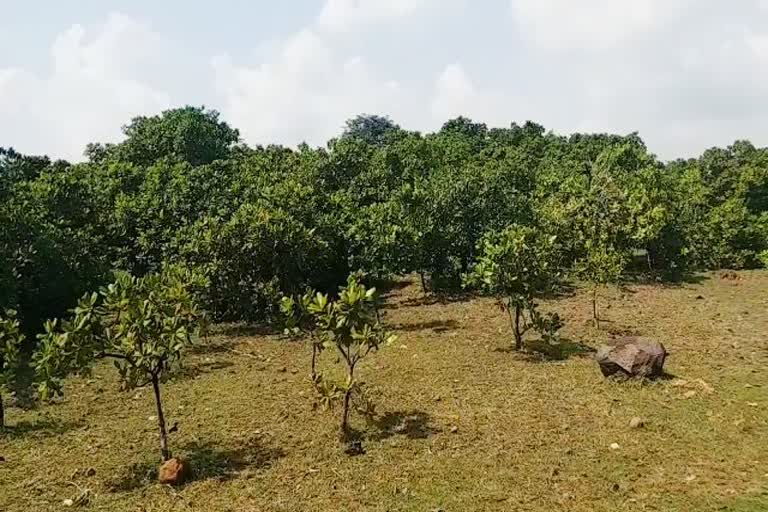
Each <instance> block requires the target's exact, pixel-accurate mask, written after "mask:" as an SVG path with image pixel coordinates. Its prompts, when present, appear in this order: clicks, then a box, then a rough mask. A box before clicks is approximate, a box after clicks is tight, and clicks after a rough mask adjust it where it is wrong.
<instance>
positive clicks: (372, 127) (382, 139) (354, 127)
mask: <svg viewBox="0 0 768 512" xmlns="http://www.w3.org/2000/svg"><path fill="white" fill-rule="evenodd" d="M398 131H400V126H398V125H397V124H396V123H395V122H394V121H392V120H391V119H390V118H389V117H386V116H377V115H370V114H360V115H358V116H356V117H353V118H352V119H349V120H347V122H346V123H345V125H344V133H343V134H342V135H341V136H342V138H359V139H361V140H364V141H365V142H367V143H368V144H371V145H374V146H382V145H384V144H386V142H387V140H388V138H389V137H390V135H391V134H393V133H396V132H398Z"/></svg>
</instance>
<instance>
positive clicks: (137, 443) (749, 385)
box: [0, 272, 768, 512]
mask: <svg viewBox="0 0 768 512" xmlns="http://www.w3.org/2000/svg"><path fill="white" fill-rule="evenodd" d="M705 277H706V278H705V279H704V280H703V281H702V282H701V283H698V284H686V285H682V286H679V287H661V286H631V287H629V288H628V289H626V290H621V291H613V292H610V295H611V297H610V299H609V300H606V299H603V306H602V308H601V311H602V315H603V316H604V317H605V320H606V321H605V322H604V325H603V329H602V330H600V331H597V330H595V329H594V328H593V327H592V326H591V322H590V318H591V316H590V315H591V310H590V305H589V298H588V297H587V296H586V295H585V294H582V293H581V292H577V293H575V294H574V295H573V296H570V297H566V298H562V299H557V300H551V301H547V302H545V304H544V305H543V306H542V307H543V308H547V309H553V310H556V311H557V312H558V313H560V315H561V316H562V317H563V318H564V319H565V321H566V327H565V329H564V331H563V334H564V337H565V338H566V340H567V341H566V342H565V343H564V344H563V345H562V346H560V347H541V346H539V348H540V349H542V348H543V349H546V350H543V351H544V352H546V354H544V355H535V354H534V355H532V354H518V353H514V352H510V351H508V350H506V349H507V348H508V347H509V346H510V344H511V333H510V332H509V327H508V323H507V321H506V318H505V317H504V316H503V315H502V314H500V313H499V312H498V310H497V309H496V308H495V307H494V305H493V301H492V300H489V299H473V300H469V299H468V298H466V297H463V298H458V299H457V300H439V299H440V298H439V297H427V298H423V297H422V296H421V292H420V290H419V287H418V285H417V284H416V283H415V282H414V283H413V284H412V285H411V286H408V287H405V288H401V289H397V290H395V291H393V292H392V293H391V294H390V296H389V297H388V298H387V303H386V309H384V310H383V313H384V320H385V322H386V323H387V324H388V325H389V326H390V327H391V328H392V329H393V330H394V331H395V332H397V334H398V335H399V339H398V341H397V342H396V343H395V344H394V345H392V346H390V347H386V348H384V349H383V350H382V351H381V352H380V353H379V354H377V355H376V356H375V357H373V358H371V359H370V360H368V361H365V362H364V363H363V364H362V366H361V368H360V376H361V378H362V379H363V380H364V381H366V382H367V384H368V386H369V388H370V391H371V392H372V393H373V395H374V400H375V402H376V404H377V410H378V417H377V418H376V420H374V421H373V422H370V423H366V422H364V421H363V420H361V419H360V418H357V419H356V420H355V423H354V425H355V427H356V428H357V429H358V430H359V431H360V433H361V436H362V437H363V444H364V447H365V449H366V452H367V453H366V454H365V455H362V456H357V457H349V456H347V455H345V454H344V453H343V452H342V450H341V449H340V448H339V445H338V442H337V437H336V436H337V428H338V426H337V413H336V412H334V413H326V412H321V411H314V410H313V409H312V398H313V394H312V390H311V386H310V383H309V379H308V374H309V359H310V350H311V349H310V346H309V344H308V343H301V342H293V341H287V340H285V339H283V338H281V337H278V336H270V335H265V334H263V333H260V332H254V331H252V330H247V329H245V330H243V329H241V330H236V329H229V330H228V331H226V332H225V333H222V334H220V335H218V336H216V337H214V338H212V339H211V340H209V342H208V343H207V344H205V345H202V346H200V347H198V348H197V349H196V350H195V353H194V354H193V355H192V356H191V357H190V358H188V359H187V363H185V364H186V367H185V370H184V372H183V373H182V375H180V376H179V377H178V378H177V379H175V380H174V381H172V382H169V383H168V384H167V385H166V386H165V387H164V390H163V393H164V395H163V399H164V403H165V404H166V408H167V412H166V415H167V420H168V422H169V425H173V424H174V423H175V424H176V425H177V431H176V432H174V433H173V434H171V437H170V443H171V449H172V450H173V452H174V454H178V455H182V456H186V457H188V458H190V459H191V460H192V462H193V464H194V466H195V468H196V470H197V476H196V478H195V480H194V481H192V482H191V483H189V484H187V485H186V486H184V487H182V488H180V489H175V490H174V489H171V488H168V487H164V486H161V485H158V484H156V483H154V480H153V477H154V471H155V469H156V467H155V466H156V462H157V459H158V454H157V453H156V452H157V438H156V436H157V433H156V425H155V422H154V421H152V420H151V419H150V417H151V416H152V415H153V414H154V403H153V401H152V396H151V390H149V389H142V390H138V391H135V392H132V393H123V392H120V391H119V390H117V389H116V382H117V380H116V378H115V375H114V373H113V370H112V369H111V368H109V367H106V366H104V367H99V368H98V370H97V372H96V374H95V375H94V377H93V378H91V379H80V378H76V379H71V380H70V381H69V382H68V387H67V388H66V392H67V395H66V398H65V400H63V401H61V402H59V403H57V404H55V405H51V406H43V407H40V408H39V409H37V410H34V411H27V412H24V411H21V410H18V409H11V410H10V411H9V415H8V423H9V424H10V425H11V428H10V429H9V430H8V431H7V432H6V433H5V434H4V435H2V436H1V437H0V456H2V457H4V461H3V462H0V510H3V511H17V510H18V511H21V510H24V511H38V510H39V511H46V510H61V509H62V508H63V506H62V501H63V500H64V499H67V498H69V499H73V500H77V498H81V501H80V503H81V504H80V505H79V506H80V507H83V509H87V510H109V511H142V510H143V511H164V510H179V511H183V510H201V511H219V510H222V511H227V510H231V511H251V510H252V511H303V510H329V511H340V510H350V511H352V510H370V511H388V510H389V511H394V510H412V511H431V510H445V511H470V510H498V511H509V510H526V511H528V510H533V511H536V510H541V511H552V510H567V511H574V512H592V511H611V512H615V511H638V510H659V511H665V512H666V511H680V512H684V511H685V512H687V511H699V510H701V511H705V510H732V511H742V512H747V511H758V510H765V509H768V496H766V495H763V494H761V493H764V492H765V490H766V489H767V488H768V487H767V486H766V484H767V483H768V445H767V444H766V439H768V400H767V399H766V387H767V386H768V377H767V376H766V370H765V368H766V362H768V361H767V359H768V357H767V356H768V310H767V308H766V306H767V305H768V303H767V302H766V301H767V300H768V292H767V291H768V273H766V272H741V273H738V278H737V279H733V278H732V276H728V278H721V276H720V275H719V274H709V275H707V276H705ZM609 305H610V307H609ZM624 333H633V334H640V335H643V336H648V337H651V338H655V339H658V340H659V341H662V342H663V343H664V344H665V345H666V346H667V349H668V350H669V352H670V353H671V356H670V357H669V359H668V363H667V365H668V370H669V372H670V374H672V375H673V376H674V378H672V379H669V380H663V381H659V382H655V383H648V384H642V383H637V382H629V383H623V384H620V383H613V382H607V381H606V380H604V379H603V378H602V376H601V375H600V372H599V371H598V369H597V365H596V364H595V363H594V361H592V360H591V358H590V356H589V348H590V347H595V346H597V345H598V344H599V343H600V342H602V341H605V340H606V339H608V338H609V337H610V336H611V335H612V334H624ZM323 357H325V358H332V357H333V356H332V354H331V353H330V352H327V353H325V354H324V355H323ZM635 416H639V417H642V418H644V419H645V421H646V424H645V427H643V428H640V429H632V428H629V426H628V424H629V422H630V420H631V418H633V417H635ZM614 443H615V444H616V445H618V448H615V445H614ZM612 445H614V448H611V446H612ZM77 505H78V504H77V503H76V504H75V506H77Z"/></svg>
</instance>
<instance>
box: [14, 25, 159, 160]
mask: <svg viewBox="0 0 768 512" xmlns="http://www.w3.org/2000/svg"><path fill="white" fill-rule="evenodd" d="M161 41H162V40H161V38H160V37H159V36H158V35H157V34H155V33H154V32H153V31H152V30H151V29H150V27H149V26H148V25H146V24H144V23H141V22H139V21H137V20H135V19H133V18H130V17H127V16H123V15H120V14H112V15H110V16H109V17H108V18H107V20H106V22H105V23H104V24H103V26H101V27H100V28H99V29H97V30H95V31H92V33H91V32H89V31H87V30H86V29H85V28H83V27H82V26H80V25H73V26H72V27H70V28H69V29H68V30H66V31H65V32H63V33H62V34H60V35H59V36H58V37H57V38H56V40H55V42H54V43H53V45H52V47H51V71H50V73H49V74H47V75H44V76H38V75H36V74H33V73H31V72H28V71H25V70H19V69H4V70H3V69H0V117H2V119H3V123H2V125H0V141H1V142H0V143H2V144H4V145H10V146H15V147H16V148H17V149H18V150H19V151H22V152H26V153H45V154H50V155H52V156H55V157H60V158H68V159H72V160H80V159H81V158H82V152H83V149H84V148H85V145H86V144H87V143H89V142H94V141H115V140H118V139H119V138H120V126H121V124H123V123H125V122H127V121H128V120H130V119H131V118H132V117H134V116H136V115H139V114H142V113H148V112H155V111H157V110H160V109H162V108H166V107H168V106H169V105H170V98H169V97H168V95H167V94H165V93H164V92H162V91H160V90H158V89H156V88H154V87H153V86H151V85H149V84H148V83H146V82H145V81H142V80H140V79H139V78H137V77H138V76H141V75H142V74H144V75H146V74H147V71H150V70H151V66H152V65H153V64H155V62H154V60H155V59H154V56H155V55H157V52H158V47H159V46H160V45H161Z"/></svg>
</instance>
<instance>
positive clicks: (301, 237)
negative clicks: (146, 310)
mask: <svg viewBox="0 0 768 512" xmlns="http://www.w3.org/2000/svg"><path fill="white" fill-rule="evenodd" d="M124 131H125V135H126V138H125V140H124V141H123V142H121V143H118V144H112V145H99V144H93V145H90V146H89V147H88V148H87V152H86V154H87V157H88V159H89V160H88V161H87V162H84V163H78V164H69V163H67V162H61V161H59V162H52V161H50V160H49V159H48V158H44V157H42V158H41V157H28V156H23V155H19V154H17V153H16V152H14V151H12V150H2V151H1V152H0V199H2V200H1V201H0V228H1V229H0V259H1V260H2V265H0V309H15V310H17V311H18V312H19V320H20V321H21V326H22V329H23V331H24V332H26V333H27V334H28V336H27V338H28V339H34V336H32V335H33V334H34V333H36V332H39V331H41V330H42V326H43V323H44V321H45V320H46V319H48V318H52V317H57V316H61V315H62V314H63V313H65V311H66V310H67V309H68V308H71V307H73V306H74V305H75V303H76V302H77V298H78V297H80V296H81V295H82V294H83V293H84V292H86V291H87V290H93V289H96V288H98V286H101V285H103V284H105V283H107V282H108V281H109V280H110V279H111V276H112V272H113V271H114V270H123V271H127V272H130V273H131V274H133V275H136V276H142V275H145V274H147V273H151V272H158V271H160V270H161V269H162V268H163V266H164V265H166V264H168V263H174V264H183V265H186V266H187V267H189V268H191V269H194V270H195V271H196V272H198V273H199V274H201V275H203V276H204V277H205V278H206V284H205V286H204V290H203V293H202V298H201V300H202V305H203V306H204V307H205V308H206V309H207V310H208V311H210V313H211V315H212V318H213V319H215V320H243V321H264V320H269V319H271V318H273V317H274V316H275V315H277V314H278V313H279V311H277V306H276V304H278V303H279V298H280V297H281V296H283V295H295V294H297V293H302V292H303V291H304V290H306V289H307V288H310V287H311V288H315V289H317V290H320V291H321V292H331V293H333V292H335V291H336V290H337V289H338V286H339V285H341V284H343V283H344V282H345V280H346V277H347V276H348V275H349V274H350V273H352V272H355V271H358V270H361V271H364V272H365V273H367V274H368V275H372V276H385V275H388V274H403V273H408V272H418V273H419V274H421V275H422V277H423V282H424V286H425V288H432V289H439V288H441V287H451V286H457V285H459V284H460V283H461V276H462V275H465V274H467V273H469V272H470V269H472V268H473V266H474V265H475V263H476V262H477V259H478V257H480V256H481V255H482V252H483V251H487V245H486V241H487V240H489V239H492V238H493V237H496V236H500V235H498V234H499V233H503V232H505V230H507V229H508V227H509V226H511V225H515V226H517V228H516V229H526V230H529V231H531V232H535V234H536V236H537V237H538V236H541V237H544V238H543V239H547V238H548V237H551V236H554V237H556V240H557V244H558V252H559V256H560V258H559V263H560V266H561V267H562V268H563V269H564V270H566V271H567V270H573V271H575V275H578V276H580V277H583V278H586V279H587V280H589V281H590V282H592V283H594V284H595V286H600V285H603V284H608V283H611V282H615V281H616V280H617V279H619V276H620V275H624V276H626V275H627V273H628V272H638V271H642V272H647V273H653V274H656V275H658V276H661V277H674V276H676V275H680V274H681V273H683V272H687V271H691V270H697V269H713V268H723V267H731V268H748V267H757V266H762V265H764V263H765V260H766V254H768V252H766V250H768V149H765V148H756V147H754V146H752V145H751V144H750V143H749V142H746V141H738V142H736V143H734V144H733V145H732V146H730V147H728V148H724V149H721V148H715V149H711V150H708V151H706V152H705V153H704V154H703V155H702V156H701V157H700V158H697V159H690V160H677V161H673V162H669V163H663V162H660V161H658V159H656V158H655V157H654V155H652V154H651V153H649V151H648V150H647V148H646V147H645V145H644V143H643V142H642V140H641V139H640V138H639V137H638V136H637V135H636V134H630V135H627V136H620V135H608V134H574V135H571V136H561V135H557V134H554V133H551V132H546V130H545V129H544V128H543V127H542V126H540V125H537V124H535V123H532V122H527V123H525V124H524V125H517V124H512V125H511V126H510V127H509V128H493V129H489V128H487V127H486V126H485V125H484V124H480V123H475V122H472V121H471V120H469V119H466V118H457V119H454V120H451V121H449V122H447V123H446V124H445V125H444V126H443V127H442V129H441V130H439V131H438V132H436V133H431V134H427V135H422V134H419V133H416V132H409V131H406V130H403V129H402V128H400V127H399V126H398V125H397V124H395V123H394V122H392V121H391V120H389V119H387V118H385V117H378V116H359V117H357V118H355V119H353V120H351V121H350V122H349V123H348V124H347V126H346V129H345V131H344V132H343V133H342V134H341V135H340V137H339V138H337V139H334V140H331V141H330V142H329V143H328V146H327V147H326V148H310V147H308V146H306V145H303V146H300V147H299V148H297V149H295V150H294V149H288V148H285V147H279V146H268V147H254V148H251V147H248V146H245V145H244V144H241V143H239V141H238V136H239V135H238V132H237V130H235V129H233V128H230V127H229V126H228V125H227V124H226V123H224V122H222V121H221V120H220V119H219V117H218V114H217V113H216V112H212V111H207V110H205V109H202V108H193V107H185V108H182V109H177V110H171V111H168V112H164V113H162V114H161V115H158V116H154V117H140V118H136V119H134V120H133V121H131V123H130V124H129V125H128V126H127V127H126V128H125V129H124Z"/></svg>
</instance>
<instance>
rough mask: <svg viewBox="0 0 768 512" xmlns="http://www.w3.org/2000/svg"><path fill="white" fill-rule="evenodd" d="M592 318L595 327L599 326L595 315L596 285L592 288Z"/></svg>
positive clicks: (598, 320)
mask: <svg viewBox="0 0 768 512" xmlns="http://www.w3.org/2000/svg"><path fill="white" fill-rule="evenodd" d="M592 320H593V321H594V322H595V327H597V328H598V329H599V328H600V319H599V318H598V316H597V287H596V286H595V287H594V288H592Z"/></svg>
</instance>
